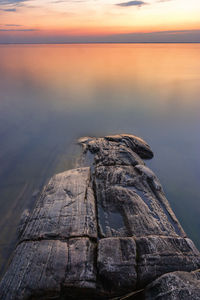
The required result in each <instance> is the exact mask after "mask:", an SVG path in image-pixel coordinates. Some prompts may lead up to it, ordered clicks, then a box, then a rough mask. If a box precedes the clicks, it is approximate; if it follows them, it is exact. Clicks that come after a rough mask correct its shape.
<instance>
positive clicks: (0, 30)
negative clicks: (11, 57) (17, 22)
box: [0, 28, 38, 32]
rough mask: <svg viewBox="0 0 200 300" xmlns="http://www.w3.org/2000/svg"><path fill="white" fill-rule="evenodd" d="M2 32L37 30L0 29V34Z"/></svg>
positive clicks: (29, 29) (31, 29)
mask: <svg viewBox="0 0 200 300" xmlns="http://www.w3.org/2000/svg"><path fill="white" fill-rule="evenodd" d="M2 31H38V29H34V28H28V29H1V28H0V32H2Z"/></svg>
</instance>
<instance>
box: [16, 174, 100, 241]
mask: <svg viewBox="0 0 200 300" xmlns="http://www.w3.org/2000/svg"><path fill="white" fill-rule="evenodd" d="M20 227H21V236H20V240H22V241H23V240H37V239H38V238H39V239H43V238H52V237H55V238H57V239H64V238H69V237H73V236H74V237H76V236H78V237H79V236H88V237H92V238H97V224H96V212H95V199H94V194H93V190H92V189H91V187H90V168H78V169H73V170H69V171H66V172H64V173H61V174H57V175H55V176H54V177H53V178H52V179H51V180H50V181H49V183H48V184H47V186H46V187H45V189H44V191H43V193H42V195H41V198H40V199H39V201H38V202H37V205H36V207H35V209H34V211H33V213H32V214H31V215H30V217H29V218H28V217H26V218H25V220H22V222H21V225H20Z"/></svg>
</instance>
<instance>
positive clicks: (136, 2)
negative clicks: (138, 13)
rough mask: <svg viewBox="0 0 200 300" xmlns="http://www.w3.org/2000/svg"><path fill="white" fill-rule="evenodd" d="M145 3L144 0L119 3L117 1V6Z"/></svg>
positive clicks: (141, 4)
mask: <svg viewBox="0 0 200 300" xmlns="http://www.w3.org/2000/svg"><path fill="white" fill-rule="evenodd" d="M146 4H147V3H146V2H144V1H128V2H121V3H117V4H116V5H117V6H122V7H127V6H139V7H141V6H143V5H146Z"/></svg>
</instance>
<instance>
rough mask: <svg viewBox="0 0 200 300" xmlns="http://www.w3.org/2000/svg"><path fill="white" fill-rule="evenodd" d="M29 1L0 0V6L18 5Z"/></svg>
mask: <svg viewBox="0 0 200 300" xmlns="http://www.w3.org/2000/svg"><path fill="white" fill-rule="evenodd" d="M26 1H29V0H0V5H9V4H12V5H18V4H21V3H23V2H26Z"/></svg>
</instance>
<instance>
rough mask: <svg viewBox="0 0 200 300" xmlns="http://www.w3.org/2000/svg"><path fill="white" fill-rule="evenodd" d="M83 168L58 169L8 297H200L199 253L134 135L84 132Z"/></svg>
mask: <svg viewBox="0 0 200 300" xmlns="http://www.w3.org/2000/svg"><path fill="white" fill-rule="evenodd" d="M79 143H80V144H81V145H82V147H83V154H82V160H81V164H80V167H79V168H76V169H73V170H69V171H66V172H63V173H61V174H57V175H55V176H54V177H53V178H52V179H50V181H49V183H48V184H47V185H46V186H45V187H44V190H43V191H42V193H41V195H40V197H39V198H38V200H37V203H36V205H35V208H34V210H33V212H31V213H30V212H28V211H25V212H24V214H23V216H22V220H21V222H20V225H19V241H18V244H17V246H16V250H15V252H14V254H13V258H12V261H11V263H10V266H9V268H8V270H7V272H6V274H5V275H4V277H3V279H2V281H1V283H0V299H3V300H22V299H23V300H25V299H32V300H33V299H43V300H48V299H60V300H61V299H85V300H86V299H87V300H94V299H145V300H146V299H159V300H160V299H163V300H169V299H181V300H189V299H195V300H196V299H200V270H198V269H199V268H200V254H199V252H198V250H197V249H196V248H195V246H194V244H193V242H192V241H191V240H190V239H189V238H187V236H186V234H185V232H184V230H183V229H182V227H181V225H180V223H179V222H178V220H177V218H176V216H175V215H174V213H173V211H172V209H171V208H170V205H169V203H168V201H167V199H166V197H165V195H164V192H163V189H162V186H161V184H160V182H159V180H158V178H157V177H156V175H155V174H154V173H153V172H152V171H151V170H150V169H149V168H148V167H147V166H146V165H145V163H144V162H143V159H151V158H152V157H153V152H152V151H151V149H150V147H149V146H148V145H147V143H146V142H144V141H143V140H142V139H140V138H138V137H135V136H133V135H126V134H122V135H114V136H106V137H104V138H91V137H86V138H81V139H80V140H79Z"/></svg>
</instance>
